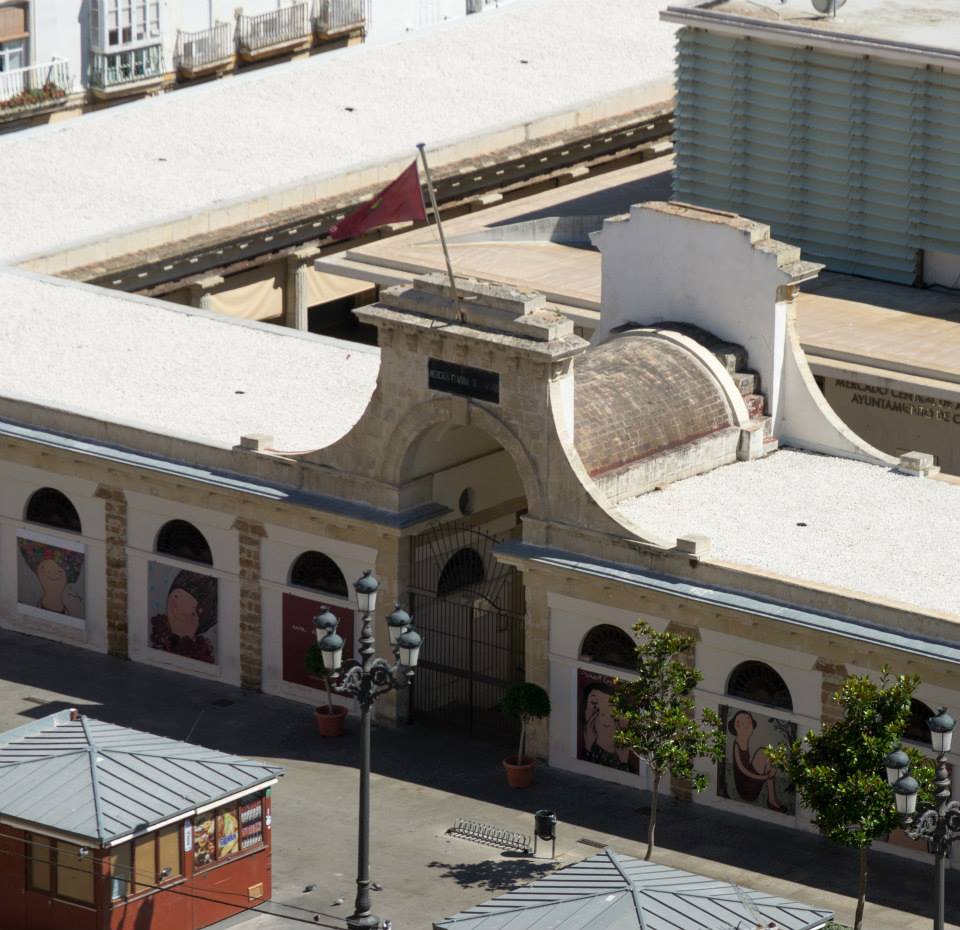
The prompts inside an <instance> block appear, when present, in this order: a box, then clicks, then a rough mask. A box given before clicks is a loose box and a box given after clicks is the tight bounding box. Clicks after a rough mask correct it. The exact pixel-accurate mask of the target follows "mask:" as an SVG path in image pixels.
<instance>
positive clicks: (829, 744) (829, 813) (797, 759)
mask: <svg viewBox="0 0 960 930" xmlns="http://www.w3.org/2000/svg"><path fill="white" fill-rule="evenodd" d="M919 683H920V679H919V678H917V677H916V676H911V677H907V676H905V675H899V676H897V677H896V678H894V677H892V676H891V675H890V671H889V669H888V668H886V667H884V668H883V669H882V670H881V675H880V681H879V683H877V682H874V681H872V680H871V679H870V677H869V676H868V675H863V676H851V677H850V678H847V679H846V680H845V681H844V682H843V684H842V685H841V686H840V689H839V690H838V691H837V693H836V694H834V696H833V699H834V700H835V701H836V702H837V703H838V704H839V705H840V706H841V707H842V708H843V717H842V718H841V719H840V720H837V721H835V722H834V723H828V724H827V725H826V726H824V727H823V729H822V730H821V731H820V733H814V732H812V731H811V732H809V733H807V735H806V736H805V737H804V738H803V739H797V740H795V741H794V742H793V743H791V744H782V745H780V746H776V747H770V748H768V749H767V755H768V756H769V757H770V761H771V762H772V763H773V764H774V765H775V766H777V768H779V769H781V770H782V771H784V772H786V773H787V775H788V776H789V778H790V780H791V781H792V782H793V784H794V785H796V788H797V791H799V793H800V797H801V798H802V799H803V803H804V804H805V805H806V806H807V807H809V808H810V809H811V810H812V811H813V812H814V818H815V823H816V825H817V827H819V829H820V832H821V833H823V834H824V835H825V836H826V837H828V838H829V839H831V840H832V841H833V842H835V843H839V844H840V845H841V846H850V847H852V848H854V849H857V850H859V854H860V855H859V869H860V874H859V884H858V896H857V911H856V917H855V918H854V925H853V926H854V930H861V927H862V926H863V905H864V902H865V900H866V894H867V850H868V849H869V848H870V846H871V844H872V843H873V841H874V840H876V839H880V838H881V837H885V836H886V835H887V834H889V833H891V832H892V831H893V830H896V829H897V828H898V827H899V826H900V821H899V818H898V817H897V812H896V806H895V804H894V798H893V792H892V791H891V790H890V785H889V784H888V782H887V777H886V771H885V769H884V765H883V760H884V758H885V757H886V755H887V754H888V753H889V752H891V751H892V750H894V749H896V748H897V746H899V745H900V740H901V738H902V737H903V732H904V730H905V729H906V726H907V722H908V720H909V717H910V698H911V697H912V695H913V692H914V691H915V690H916V687H917V685H918V684H919ZM905 752H906V753H907V755H908V756H909V757H910V774H911V775H913V777H914V778H916V779H917V781H918V782H919V783H920V796H919V798H918V806H920V807H923V806H930V805H932V803H933V778H934V766H933V763H932V762H930V761H929V760H928V759H926V758H925V757H923V756H922V755H921V754H920V753H919V752H917V750H916V749H913V748H906V749H905Z"/></svg>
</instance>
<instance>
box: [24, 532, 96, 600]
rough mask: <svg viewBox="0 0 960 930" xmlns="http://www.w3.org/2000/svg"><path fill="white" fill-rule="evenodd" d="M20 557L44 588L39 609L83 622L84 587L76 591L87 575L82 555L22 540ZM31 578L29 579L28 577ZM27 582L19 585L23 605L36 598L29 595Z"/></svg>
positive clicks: (33, 540) (70, 550)
mask: <svg viewBox="0 0 960 930" xmlns="http://www.w3.org/2000/svg"><path fill="white" fill-rule="evenodd" d="M19 543H20V555H21V557H22V558H23V561H24V563H25V564H26V566H27V568H29V569H30V571H31V572H33V574H34V575H35V576H36V581H37V584H38V585H39V587H40V596H39V598H38V599H37V601H36V603H35V604H34V603H31V604H30V606H31V607H33V606H36V607H39V608H41V609H42V610H49V611H50V612H51V613H54V614H64V615H66V616H70V617H80V618H83V594H82V587H80V589H79V590H78V588H76V587H75V588H73V589H72V590H70V586H72V585H77V582H78V581H80V579H81V577H82V575H83V558H84V554H83V553H82V552H77V551H76V550H73V549H64V548H61V547H60V546H54V545H51V544H49V543H44V542H39V541H38V540H35V539H26V538H24V537H20V539H19ZM28 577H29V576H28ZM25 590H26V588H25V585H24V579H23V577H21V579H20V584H19V595H20V602H21V603H27V600H26V598H27V597H30V598H31V600H32V597H33V595H27V594H25V593H24V592H25Z"/></svg>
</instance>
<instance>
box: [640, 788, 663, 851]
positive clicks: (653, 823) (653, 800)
mask: <svg viewBox="0 0 960 930" xmlns="http://www.w3.org/2000/svg"><path fill="white" fill-rule="evenodd" d="M659 794H660V773H659V772H654V773H653V793H652V794H651V795H650V826H649V827H647V854H646V855H645V856H644V857H643V859H644V862H649V861H650V857H651V856H652V855H653V842H654V834H655V833H656V832H657V795H659Z"/></svg>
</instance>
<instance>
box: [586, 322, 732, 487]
mask: <svg viewBox="0 0 960 930" xmlns="http://www.w3.org/2000/svg"><path fill="white" fill-rule="evenodd" d="M575 378H576V380H575V391H576V394H575V404H576V413H575V418H576V419H575V422H576V427H575V431H574V444H575V445H576V447H577V452H578V453H579V455H580V458H581V460H582V461H583V464H584V466H585V467H586V469H587V471H588V473H589V474H590V476H591V477H594V478H595V477H597V476H598V475H603V474H605V473H607V472H611V471H614V470H616V469H618V468H624V467H626V466H628V465H630V464H632V463H634V462H637V461H640V460H641V459H645V458H647V457H649V456H653V455H657V454H658V453H662V452H666V451H667V450H669V449H674V448H676V447H678V446H682V445H685V444H687V443H690V442H693V441H694V440H696V439H699V438H701V437H702V436H707V435H709V434H710V433H714V432H716V431H718V430H722V429H725V428H727V427H730V426H733V425H735V421H734V418H733V415H732V413H731V410H730V405H729V403H728V402H727V400H726V398H725V396H724V394H723V391H722V390H721V388H720V385H719V384H718V383H717V381H716V379H715V378H714V376H713V375H712V374H711V372H710V371H709V370H708V369H707V367H706V366H705V365H704V363H703V362H702V361H701V360H700V359H699V358H697V356H696V355H695V354H694V352H692V351H690V350H688V349H686V348H684V347H683V346H682V345H679V344H678V343H676V342H672V341H669V340H667V339H663V338H657V337H656V334H650V333H643V334H641V333H637V334H633V335H631V334H627V335H624V336H620V337H618V338H615V339H612V340H610V341H609V342H605V343H603V344H602V345H599V346H596V347H594V348H592V349H589V350H588V351H587V352H585V353H584V354H583V355H582V356H580V358H578V359H577V361H576V369H575Z"/></svg>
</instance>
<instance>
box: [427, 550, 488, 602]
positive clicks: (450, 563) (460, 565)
mask: <svg viewBox="0 0 960 930" xmlns="http://www.w3.org/2000/svg"><path fill="white" fill-rule="evenodd" d="M485 577H486V573H485V572H484V570H483V556H481V555H480V553H479V552H477V550H476V549H458V550H457V551H456V552H454V554H453V555H452V556H450V558H449V559H447V564H446V565H444V566H443V571H442V572H440V580H439V581H438V582H437V595H438V596H440V597H444V596H445V595H447V594H453V592H454V591H459V590H460V589H461V588H467V587H469V586H470V585H472V584H477V583H478V582H480V581H483V579H484V578H485Z"/></svg>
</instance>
